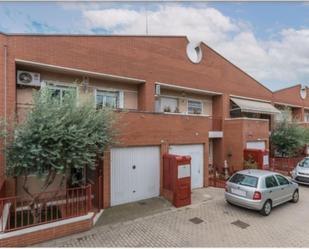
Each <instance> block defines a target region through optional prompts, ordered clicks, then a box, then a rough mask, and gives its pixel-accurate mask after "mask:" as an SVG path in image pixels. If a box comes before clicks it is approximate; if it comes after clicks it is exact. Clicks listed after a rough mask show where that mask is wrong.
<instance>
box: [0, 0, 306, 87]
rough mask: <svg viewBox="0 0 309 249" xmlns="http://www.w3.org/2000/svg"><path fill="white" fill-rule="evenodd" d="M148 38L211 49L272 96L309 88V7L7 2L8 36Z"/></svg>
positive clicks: (3, 11) (2, 5) (1, 14)
mask: <svg viewBox="0 0 309 249" xmlns="http://www.w3.org/2000/svg"><path fill="white" fill-rule="evenodd" d="M146 20H148V22H147V23H148V25H146ZM146 26H147V27H148V28H147V29H146ZM146 30H148V35H184V36H187V37H188V38H189V40H190V41H203V42H205V43H206V44H207V45H208V46H210V47H211V48H213V49H214V50H216V51H217V52H219V53H220V54H221V55H222V56H224V57H225V58H227V59H228V60H230V61H231V62H232V63H234V64H235V65H237V66H238V67H240V68H241V69H242V70H244V71H245V72H247V73H248V74H249V75H251V76H252V77H254V78H255V79H256V80H258V81H259V82H261V83H262V84H263V85H265V86H266V87H268V88H269V89H271V90H277V89H280V88H284V87H289V86H292V85H295V84H299V83H301V84H305V85H308V86H309V2H307V3H306V2H162V1H161V2H92V3H89V2H78V3H77V2H0V32H4V33H46V34H58V33H61V34H102V35H104V34H135V35H145V34H146ZM204 59H207V58H204Z"/></svg>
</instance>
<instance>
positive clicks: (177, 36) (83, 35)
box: [0, 31, 188, 40]
mask: <svg viewBox="0 0 309 249" xmlns="http://www.w3.org/2000/svg"><path fill="white" fill-rule="evenodd" d="M0 34H3V35H6V36H46V37H48V36H69V37H74V36H77V37H149V38H156V37H163V38H164V37H166V38H185V39H187V40H188V38H187V36H186V35H142V34H141V35H138V34H136V35H133V34H132V35H128V34H67V33H49V34H46V33H6V32H3V31H0Z"/></svg>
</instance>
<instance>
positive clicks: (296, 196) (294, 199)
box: [292, 190, 299, 203]
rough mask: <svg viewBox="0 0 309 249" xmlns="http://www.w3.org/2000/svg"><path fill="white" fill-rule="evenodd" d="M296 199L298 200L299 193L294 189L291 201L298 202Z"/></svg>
mask: <svg viewBox="0 0 309 249" xmlns="http://www.w3.org/2000/svg"><path fill="white" fill-rule="evenodd" d="M298 200H299V193H298V190H295V191H294V194H293V198H292V202H293V203H296V202H298Z"/></svg>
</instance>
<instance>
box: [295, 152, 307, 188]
mask: <svg viewBox="0 0 309 249" xmlns="http://www.w3.org/2000/svg"><path fill="white" fill-rule="evenodd" d="M291 177H292V180H293V181H295V182H297V183H300V184H306V185H309V157H305V158H304V159H303V160H301V161H300V162H299V163H298V164H297V166H296V167H295V169H293V170H292V171H291Z"/></svg>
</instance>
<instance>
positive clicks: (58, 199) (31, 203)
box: [0, 184, 92, 233]
mask: <svg viewBox="0 0 309 249" xmlns="http://www.w3.org/2000/svg"><path fill="white" fill-rule="evenodd" d="M91 208H92V204H91V185H90V184H89V185H87V186H83V187H77V188H69V189H66V190H59V191H50V192H43V193H37V194H34V195H33V196H32V197H30V196H13V197H7V198H1V199H0V216H1V217H0V233H1V232H9V231H14V230H19V229H23V228H27V227H31V226H36V225H41V224H46V223H51V222H55V221H59V220H64V219H68V218H73V217H77V216H82V215H85V214H87V213H88V212H89V211H90V210H91Z"/></svg>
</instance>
